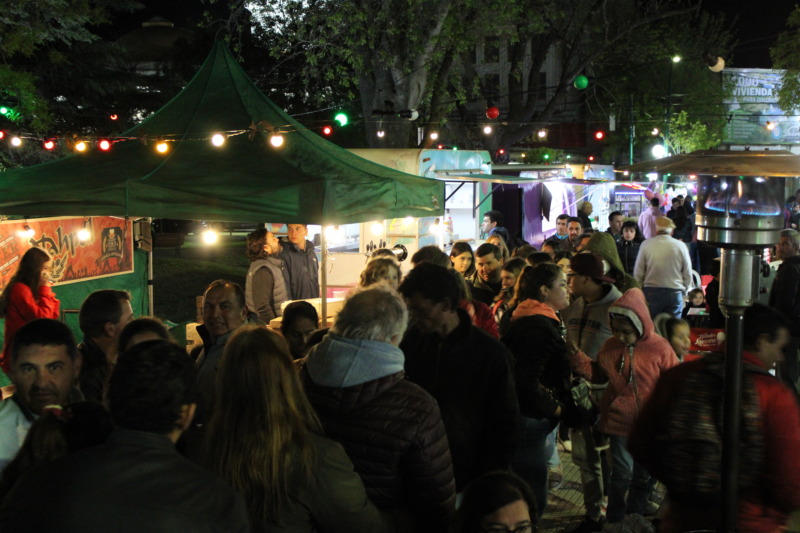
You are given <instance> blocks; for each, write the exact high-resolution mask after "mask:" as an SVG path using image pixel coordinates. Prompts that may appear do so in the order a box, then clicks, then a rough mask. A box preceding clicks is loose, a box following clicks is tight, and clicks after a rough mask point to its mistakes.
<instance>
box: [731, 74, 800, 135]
mask: <svg viewBox="0 0 800 533" xmlns="http://www.w3.org/2000/svg"><path fill="white" fill-rule="evenodd" d="M783 72H784V71H782V70H769V69H746V68H731V69H725V71H724V72H723V74H724V76H725V83H726V84H730V86H731V98H730V99H729V100H726V102H725V104H726V105H727V107H728V111H727V113H728V122H727V125H726V126H725V133H724V142H726V143H730V144H754V145H760V144H794V143H800V120H798V119H799V118H800V117H796V116H791V114H790V113H787V112H784V111H783V110H782V109H781V108H780V107H778V89H780V87H781V85H782V80H781V77H782V76H783Z"/></svg>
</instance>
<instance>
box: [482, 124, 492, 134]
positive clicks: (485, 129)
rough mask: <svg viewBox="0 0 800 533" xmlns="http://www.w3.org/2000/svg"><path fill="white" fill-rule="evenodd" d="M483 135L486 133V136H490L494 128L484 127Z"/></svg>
mask: <svg viewBox="0 0 800 533" xmlns="http://www.w3.org/2000/svg"><path fill="white" fill-rule="evenodd" d="M483 133H485V134H486V135H490V134H491V133H492V127H491V126H484V127H483Z"/></svg>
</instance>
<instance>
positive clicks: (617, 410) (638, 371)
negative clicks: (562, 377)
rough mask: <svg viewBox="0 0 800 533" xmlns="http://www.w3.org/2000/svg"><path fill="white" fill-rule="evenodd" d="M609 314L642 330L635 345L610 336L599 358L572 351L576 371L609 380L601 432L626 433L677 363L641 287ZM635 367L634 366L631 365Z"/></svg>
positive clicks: (592, 378)
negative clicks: (658, 382) (655, 322)
mask: <svg viewBox="0 0 800 533" xmlns="http://www.w3.org/2000/svg"><path fill="white" fill-rule="evenodd" d="M608 312H609V314H613V315H623V316H625V317H627V318H628V319H629V320H630V321H631V322H633V325H634V326H635V327H636V329H637V330H638V331H639V333H640V337H639V340H638V341H636V343H635V344H632V345H630V346H625V345H624V344H622V342H620V341H619V340H618V339H617V338H616V337H611V338H610V339H608V340H607V341H606V342H605V343H604V344H603V347H602V348H600V352H599V353H598V354H597V361H596V362H595V361H592V360H591V359H590V358H589V357H588V356H587V355H586V354H584V353H582V352H576V353H570V354H569V358H570V364H571V365H572V369H573V370H574V371H575V373H577V374H579V375H580V376H583V377H585V378H586V379H588V380H590V381H592V382H593V383H604V382H606V381H608V388H607V389H606V390H605V392H604V393H603V398H602V400H601V401H600V420H599V421H598V423H597V426H598V428H599V429H600V431H603V432H605V433H608V434H609V435H618V436H622V437H625V436H627V435H628V434H629V433H630V431H631V428H632V427H633V424H634V422H635V421H636V418H637V417H638V416H639V412H640V411H641V409H642V407H643V406H644V404H645V403H646V402H647V399H648V398H649V397H650V395H651V394H652V392H653V389H654V388H655V386H656V382H657V381H658V378H659V377H660V376H661V373H662V372H664V371H665V370H667V369H669V368H672V367H673V366H675V365H677V364H678V362H679V361H678V357H677V356H676V355H675V352H674V350H673V349H672V346H670V344H669V342H668V341H667V340H666V339H664V338H663V337H661V336H659V335H658V334H656V332H655V328H654V327H653V321H652V320H651V319H650V311H649V310H648V308H647V303H646V302H645V300H644V293H642V291H641V290H640V289H630V290H628V291H627V292H626V293H625V294H623V295H622V297H621V298H620V299H619V300H617V301H616V302H614V303H613V304H612V305H611V307H610V308H609V310H608ZM631 367H633V368H631Z"/></svg>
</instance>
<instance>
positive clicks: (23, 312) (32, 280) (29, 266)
mask: <svg viewBox="0 0 800 533" xmlns="http://www.w3.org/2000/svg"><path fill="white" fill-rule="evenodd" d="M52 269H53V261H52V260H51V259H50V254H48V253H47V252H45V251H44V250H42V249H41V248H31V249H30V250H28V251H27V252H25V255H23V256H22V260H21V261H20V262H19V267H18V268H17V272H16V273H15V274H14V276H13V277H12V278H11V280H10V281H9V282H8V285H7V286H6V287H5V289H4V290H3V293H2V295H0V317H3V318H5V333H4V335H3V341H4V344H3V361H2V367H3V370H4V371H6V372H8V369H9V368H10V366H11V341H12V340H13V339H14V334H16V332H17V330H18V329H19V328H21V327H22V326H24V325H25V324H27V323H28V322H30V321H31V320H33V319H35V318H53V319H58V317H59V307H60V305H61V302H59V301H58V300H57V299H56V295H55V294H54V293H53V290H52V289H51V288H50V285H49V284H50V275H51V273H52Z"/></svg>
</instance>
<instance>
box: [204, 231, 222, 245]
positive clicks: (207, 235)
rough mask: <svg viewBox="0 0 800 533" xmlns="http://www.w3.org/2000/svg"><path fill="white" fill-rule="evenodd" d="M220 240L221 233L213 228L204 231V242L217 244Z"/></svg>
mask: <svg viewBox="0 0 800 533" xmlns="http://www.w3.org/2000/svg"><path fill="white" fill-rule="evenodd" d="M218 241H219V233H217V232H216V231H214V230H213V229H207V230H205V231H204V232H203V242H204V243H205V244H208V245H212V244H216V243H217V242H218Z"/></svg>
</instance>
